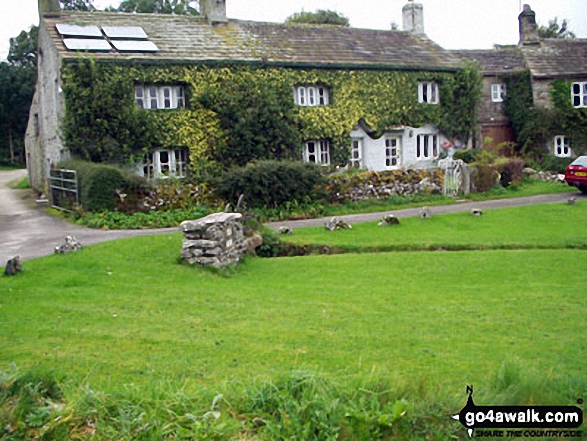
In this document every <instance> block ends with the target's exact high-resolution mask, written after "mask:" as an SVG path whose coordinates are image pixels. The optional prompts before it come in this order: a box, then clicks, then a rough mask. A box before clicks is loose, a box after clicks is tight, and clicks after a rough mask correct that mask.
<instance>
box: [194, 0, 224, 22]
mask: <svg viewBox="0 0 587 441" xmlns="http://www.w3.org/2000/svg"><path fill="white" fill-rule="evenodd" d="M200 14H201V15H202V16H203V17H206V18H207V19H208V21H209V22H210V23H226V22H227V21H228V18H226V0H200Z"/></svg>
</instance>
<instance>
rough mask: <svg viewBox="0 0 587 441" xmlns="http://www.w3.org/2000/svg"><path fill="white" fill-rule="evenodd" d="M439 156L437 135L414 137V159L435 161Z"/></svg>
mask: <svg viewBox="0 0 587 441" xmlns="http://www.w3.org/2000/svg"><path fill="white" fill-rule="evenodd" d="M439 155H440V151H439V149H438V136H437V135H428V134H423V135H418V136H417V137H416V159H418V160H425V159H437V158H438V156H439Z"/></svg>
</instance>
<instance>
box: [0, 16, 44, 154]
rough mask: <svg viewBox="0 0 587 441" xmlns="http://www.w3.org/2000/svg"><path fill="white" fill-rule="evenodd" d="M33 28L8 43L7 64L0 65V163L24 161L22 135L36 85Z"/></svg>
mask: <svg viewBox="0 0 587 441" xmlns="http://www.w3.org/2000/svg"><path fill="white" fill-rule="evenodd" d="M37 35H38V28H37V27H36V26H35V27H33V28H31V30H30V31H29V32H26V31H22V32H21V33H20V34H19V35H18V36H17V37H15V38H11V39H10V50H9V53H8V57H7V58H8V63H5V62H2V63H0V161H4V162H23V161H24V134H25V131H26V127H27V123H28V117H29V109H30V106H31V102H32V99H33V95H34V93H35V83H36V81H37Z"/></svg>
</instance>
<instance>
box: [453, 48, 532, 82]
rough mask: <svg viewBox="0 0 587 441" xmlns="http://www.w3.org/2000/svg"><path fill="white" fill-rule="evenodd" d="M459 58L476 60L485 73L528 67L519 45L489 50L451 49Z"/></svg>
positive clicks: (513, 70) (505, 71) (519, 69)
mask: <svg viewBox="0 0 587 441" xmlns="http://www.w3.org/2000/svg"><path fill="white" fill-rule="evenodd" d="M451 52H452V53H453V55H454V56H455V57H457V58H460V59H463V60H475V61H477V62H478V63H479V67H480V68H481V69H482V70H483V72H484V74H485V75H499V74H505V73H509V72H520V71H523V70H525V69H526V66H525V63H524V57H523V54H522V51H520V49H518V48H517V47H501V48H497V49H488V50H456V51H451Z"/></svg>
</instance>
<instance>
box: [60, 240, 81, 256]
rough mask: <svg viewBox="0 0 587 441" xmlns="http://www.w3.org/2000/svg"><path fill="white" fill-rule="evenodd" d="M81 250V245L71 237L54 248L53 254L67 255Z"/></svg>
mask: <svg viewBox="0 0 587 441" xmlns="http://www.w3.org/2000/svg"><path fill="white" fill-rule="evenodd" d="M81 249H82V244H81V243H80V242H79V240H77V239H76V238H75V237H73V236H67V237H66V238H65V240H64V241H63V243H62V244H61V245H59V246H57V247H55V254H67V253H71V252H73V251H78V250H81Z"/></svg>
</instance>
